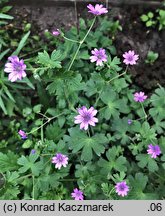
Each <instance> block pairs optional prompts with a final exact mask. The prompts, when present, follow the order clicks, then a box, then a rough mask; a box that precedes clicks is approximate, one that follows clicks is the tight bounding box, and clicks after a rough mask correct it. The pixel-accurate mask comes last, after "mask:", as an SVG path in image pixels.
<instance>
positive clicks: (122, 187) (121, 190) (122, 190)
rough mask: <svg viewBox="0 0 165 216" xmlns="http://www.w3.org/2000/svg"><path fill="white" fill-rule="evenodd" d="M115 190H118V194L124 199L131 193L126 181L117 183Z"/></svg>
mask: <svg viewBox="0 0 165 216" xmlns="http://www.w3.org/2000/svg"><path fill="white" fill-rule="evenodd" d="M115 189H116V193H117V194H118V195H119V196H122V197H124V196H127V194H128V191H129V187H128V185H127V184H126V182H125V181H122V182H119V183H117V184H116V186H115Z"/></svg>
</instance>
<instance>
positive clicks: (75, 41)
mask: <svg viewBox="0 0 165 216" xmlns="http://www.w3.org/2000/svg"><path fill="white" fill-rule="evenodd" d="M62 37H63V38H64V39H65V40H68V41H71V42H73V43H80V41H77V40H72V39H70V38H67V37H65V36H64V35H63V36H62Z"/></svg>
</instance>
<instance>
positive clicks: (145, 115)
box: [140, 103, 148, 119]
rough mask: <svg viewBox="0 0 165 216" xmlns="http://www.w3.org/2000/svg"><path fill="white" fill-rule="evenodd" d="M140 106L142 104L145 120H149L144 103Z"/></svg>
mask: <svg viewBox="0 0 165 216" xmlns="http://www.w3.org/2000/svg"><path fill="white" fill-rule="evenodd" d="M140 104H141V107H142V110H143V113H144V118H145V119H147V117H148V116H147V114H146V112H145V109H144V106H143V104H142V103H140Z"/></svg>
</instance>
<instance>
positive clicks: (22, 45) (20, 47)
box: [11, 31, 30, 56]
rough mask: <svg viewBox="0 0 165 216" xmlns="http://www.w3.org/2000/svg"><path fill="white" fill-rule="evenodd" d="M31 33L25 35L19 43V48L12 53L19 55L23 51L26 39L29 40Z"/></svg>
mask: <svg viewBox="0 0 165 216" xmlns="http://www.w3.org/2000/svg"><path fill="white" fill-rule="evenodd" d="M29 35H30V31H29V32H28V33H26V34H25V35H24V36H23V38H22V39H21V41H20V42H19V44H18V47H17V49H16V50H15V51H14V52H13V53H12V54H11V55H17V56H18V55H19V53H20V52H21V50H22V48H23V47H24V46H25V44H26V41H27V39H28V37H29Z"/></svg>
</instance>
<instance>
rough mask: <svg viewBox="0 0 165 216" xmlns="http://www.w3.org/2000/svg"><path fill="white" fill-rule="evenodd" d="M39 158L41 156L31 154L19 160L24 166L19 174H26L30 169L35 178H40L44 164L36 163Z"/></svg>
mask: <svg viewBox="0 0 165 216" xmlns="http://www.w3.org/2000/svg"><path fill="white" fill-rule="evenodd" d="M38 157H39V155H37V154H30V155H29V156H27V157H25V156H23V155H22V156H21V158H19V159H18V161H17V163H18V164H19V165H21V166H22V167H21V168H19V172H20V173H25V172H26V171H27V170H29V169H30V170H31V172H32V174H33V175H34V176H38V175H39V174H40V173H41V170H42V169H43V162H42V161H39V162H36V160H37V159H38Z"/></svg>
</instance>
